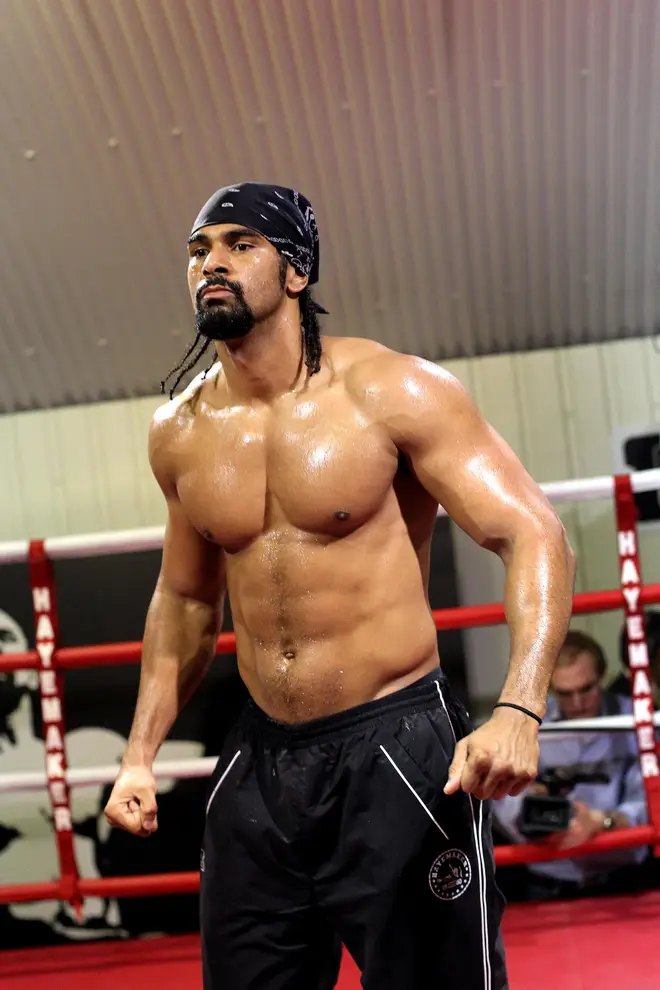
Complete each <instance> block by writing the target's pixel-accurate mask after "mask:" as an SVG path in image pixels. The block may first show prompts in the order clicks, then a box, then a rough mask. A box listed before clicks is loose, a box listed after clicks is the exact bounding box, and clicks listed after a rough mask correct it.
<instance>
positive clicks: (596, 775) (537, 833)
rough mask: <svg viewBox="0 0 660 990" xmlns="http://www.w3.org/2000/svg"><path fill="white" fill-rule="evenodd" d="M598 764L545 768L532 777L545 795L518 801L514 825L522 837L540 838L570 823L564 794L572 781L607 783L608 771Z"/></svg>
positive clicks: (568, 792) (570, 807) (559, 830)
mask: <svg viewBox="0 0 660 990" xmlns="http://www.w3.org/2000/svg"><path fill="white" fill-rule="evenodd" d="M604 766H605V765H604V764H602V763H576V764H574V765H573V766H568V767H547V768H546V769H545V770H542V771H541V773H540V774H539V775H538V777H537V778H536V783H537V784H543V786H544V787H545V788H546V790H547V794H536V795H533V796H532V795H528V796H527V797H525V799H524V800H523V803H522V809H521V812H520V817H519V819H518V828H519V830H520V833H521V834H522V835H524V836H525V838H526V839H542V838H544V837H545V836H546V835H552V834H553V833H554V832H563V831H565V830H566V829H567V828H568V827H569V825H570V824H571V818H572V802H571V801H570V800H569V797H568V795H569V794H570V792H571V791H572V790H573V788H574V787H575V786H576V784H607V783H609V779H610V778H609V774H607V773H606V772H605V770H604Z"/></svg>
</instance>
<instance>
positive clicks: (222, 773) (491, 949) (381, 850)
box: [201, 670, 508, 990]
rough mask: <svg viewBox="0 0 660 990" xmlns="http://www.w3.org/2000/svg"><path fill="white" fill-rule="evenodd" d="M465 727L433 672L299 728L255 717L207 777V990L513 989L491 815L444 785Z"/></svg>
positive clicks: (253, 712)
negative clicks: (352, 974) (347, 979)
mask: <svg viewBox="0 0 660 990" xmlns="http://www.w3.org/2000/svg"><path fill="white" fill-rule="evenodd" d="M470 731H471V726H470V723H469V719H468V716H467V713H466V712H465V710H464V709H463V708H462V706H461V705H460V704H459V703H458V702H457V701H456V700H455V699H453V698H452V695H451V692H450V690H449V687H448V685H447V681H446V680H445V678H444V677H443V675H442V674H441V673H440V671H439V670H438V671H435V672H433V673H431V674H428V675H427V676H425V677H423V678H422V679H421V680H419V681H416V682H415V683H414V684H412V685H411V686H410V687H407V688H404V689H403V690H402V691H397V692H396V693H394V694H391V695H389V696H388V697H386V698H383V699H381V700H378V701H373V702H369V703H367V704H364V705H360V706H358V707H357V708H351V709H349V710H348V711H345V712H340V713H338V714H336V715H331V716H329V717H328V718H323V719H318V720H316V721H314V722H311V723H307V724H305V725H300V726H284V725H281V724H280V723H277V722H274V721H272V720H271V719H269V718H268V717H267V716H266V715H265V714H264V713H263V712H261V711H260V710H259V709H258V708H257V707H256V705H254V704H253V703H251V702H250V703H249V704H248V705H247V708H246V709H245V711H244V713H243V715H242V716H241V718H240V720H239V723H238V724H237V726H236V727H235V728H234V730H233V731H232V733H231V736H230V737H229V739H228V740H227V743H226V745H225V748H224V752H223V755H222V756H221V758H220V760H219V762H218V765H217V767H216V770H215V772H214V774H213V777H212V778H211V783H210V787H209V798H208V805H207V822H206V831H205V836H204V849H203V852H202V865H201V869H202V874H201V881H202V882H201V927H202V953H203V965H204V987H205V990H332V988H333V987H334V986H335V982H336V978H337V973H338V969H339V961H340V954H341V943H342V942H343V944H344V945H345V946H346V948H347V949H348V950H349V952H350V953H351V955H352V956H353V958H354V959H355V961H356V963H357V965H358V966H359V967H360V969H361V970H362V974H363V975H362V985H363V986H364V987H365V988H366V990H426V988H428V990H431V988H433V990H438V988H440V987H442V990H505V988H506V987H507V985H508V984H507V976H506V967H505V962H504V951H503V947H502V941H501V937H500V921H501V917H502V911H503V907H504V899H503V897H502V896H501V894H500V892H499V891H498V889H497V887H496V886H495V880H494V864H493V847H492V840H491V834H490V812H489V808H488V805H487V804H486V803H483V802H480V801H476V800H474V799H473V798H471V797H470V796H468V795H466V794H464V793H463V792H462V791H461V792H459V793H458V794H455V795H452V796H450V797H448V796H446V795H444V794H443V792H442V789H443V787H444V785H445V783H446V781H447V771H448V767H449V763H450V761H451V757H452V753H453V749H454V744H455V741H456V738H460V737H461V736H464V735H466V734H467V733H468V732H470Z"/></svg>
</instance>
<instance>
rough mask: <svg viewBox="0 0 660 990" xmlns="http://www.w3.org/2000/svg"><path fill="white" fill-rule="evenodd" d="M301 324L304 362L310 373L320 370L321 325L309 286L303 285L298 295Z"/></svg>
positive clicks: (313, 373)
mask: <svg viewBox="0 0 660 990" xmlns="http://www.w3.org/2000/svg"><path fill="white" fill-rule="evenodd" d="M298 302H299V303H300V315H301V318H302V319H301V326H302V339H303V347H304V350H305V364H306V365H307V371H308V372H309V374H310V375H315V374H316V373H317V372H318V371H320V370H321V354H322V347H321V327H320V325H319V314H318V310H317V308H316V302H315V300H314V297H313V296H312V291H311V289H310V288H308V287H305V288H304V289H303V290H302V292H301V293H300V295H299V296H298Z"/></svg>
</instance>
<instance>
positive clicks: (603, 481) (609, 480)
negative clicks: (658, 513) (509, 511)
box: [0, 468, 660, 564]
mask: <svg viewBox="0 0 660 990" xmlns="http://www.w3.org/2000/svg"><path fill="white" fill-rule="evenodd" d="M630 480H631V483H632V487H633V491H636V492H652V491H656V490H660V468H654V469H653V470H651V471H637V472H636V473H635V474H631V475H630ZM541 488H542V490H543V491H544V492H545V494H546V495H547V497H548V498H549V499H550V501H551V502H586V501H590V500H591V499H599V498H612V496H613V495H614V478H613V477H611V476H610V475H603V476H601V477H599V478H582V479H578V480H576V481H550V482H547V483H546V484H543V485H541ZM445 514H446V513H445V510H444V509H443V508H442V507H440V508H439V509H438V515H439V516H443V515H445ZM164 534H165V530H164V528H163V527H162V526H150V527H148V528H146V529H124V530H116V531H114V532H110V533H86V534H81V535H79V536H52V537H49V538H48V539H46V540H45V548H46V553H47V554H48V556H49V557H50V558H51V560H61V559H63V558H65V557H102V556H108V555H109V554H114V553H134V552H137V551H139V550H158V549H159V548H160V547H162V545H163V536H164ZM28 546H29V544H28V541H27V540H13V541H12V542H10V543H0V564H16V563H23V562H24V561H26V560H27V555H28Z"/></svg>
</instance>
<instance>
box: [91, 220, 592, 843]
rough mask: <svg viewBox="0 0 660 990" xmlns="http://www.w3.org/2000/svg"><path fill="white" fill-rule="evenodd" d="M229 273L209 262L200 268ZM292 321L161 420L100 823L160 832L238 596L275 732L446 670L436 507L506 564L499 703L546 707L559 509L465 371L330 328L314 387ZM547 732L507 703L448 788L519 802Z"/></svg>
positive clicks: (558, 599)
mask: <svg viewBox="0 0 660 990" xmlns="http://www.w3.org/2000/svg"><path fill="white" fill-rule="evenodd" d="M208 229H209V228H207V230H208ZM211 230H215V228H211ZM228 244H229V242H228ZM269 247H270V246H269ZM204 250H205V251H207V252H208V254H207V255H206V257H207V259H208V255H210V254H212V253H213V251H214V250H217V254H218V257H221V259H222V266H221V269H222V273H223V274H226V273H229V275H230V277H231V278H235V279H240V280H241V281H242V284H243V285H244V286H247V289H246V297H247V296H248V290H250V291H251V292H252V294H253V295H254V296H255V297H256V295H257V289H256V288H255V286H256V285H257V282H258V278H260V277H262V275H260V274H259V269H257V268H255V264H256V262H255V261H252V260H251V261H249V262H248V261H243V260H242V258H239V259H238V260H236V261H234V258H233V256H232V257H229V251H230V250H232V249H231V246H228V247H227V248H221V247H218V248H217V249H216V248H215V247H214V246H212V245H211V244H209V246H208V247H207V248H205V249H204ZM222 251H225V253H224V254H223V253H222ZM226 258H228V259H229V260H226ZM260 263H261V264H262V265H263V264H265V262H264V261H263V260H262V261H261V262H260ZM191 265H193V262H191ZM241 265H243V266H244V267H243V269H242V268H241ZM248 265H251V266H252V267H251V268H249V269H248ZM218 270H220V268H218V267H212V266H211V265H209V262H208V260H206V261H205V262H204V271H203V272H202V273H201V274H208V272H209V271H211V272H212V273H215V272H216V271H218ZM263 270H264V269H262V270H261V271H262V272H263ZM255 271H256V272H257V274H254V273H255ZM289 271H290V273H291V272H292V269H290V270H289ZM199 274H200V273H198V274H197V275H195V276H194V277H193V279H191V294H192V293H193V291H194V284H195V278H197V277H199ZM293 277H294V276H291V278H293ZM250 279H252V280H253V281H252V282H251V281H250ZM302 282H303V284H304V279H303V280H302ZM294 288H295V289H297V288H298V286H297V285H294ZM260 291H261V290H260ZM263 291H265V290H263ZM260 298H262V297H260ZM223 304H224V303H223ZM263 305H264V307H266V303H265V302H264V303H263ZM296 306H297V304H296ZM268 312H269V311H268ZM284 315H285V317H286V313H285V314H284ZM280 316H281V314H279V315H278V314H276V316H275V317H273V319H274V318H277V319H279V320H280V323H281V322H282V320H281V319H280ZM267 318H268V319H270V318H271V317H267ZM264 319H266V317H264ZM298 319H299V318H298V317H296V320H295V323H294V324H292V326H289V324H288V323H287V322H286V319H285V320H284V323H285V326H284V330H281V329H280V330H279V331H278V332H280V334H281V337H280V347H279V350H278V352H277V355H276V357H275V358H273V356H272V345H271V346H270V349H268V348H267V346H266V343H265V342H264V339H263V338H261V339H259V338H257V337H254V338H253V340H252V341H250V339H249V338H252V335H254V334H257V333H259V332H260V330H259V329H258V330H254V331H252V333H251V334H250V335H249V338H248V339H247V342H244V343H242V344H241V348H243V349H245V348H250V347H252V348H255V349H256V350H255V351H254V352H253V353H252V354H251V356H250V358H249V359H248V358H244V359H242V358H241V357H240V355H239V357H238V358H237V357H236V355H235V354H234V352H233V351H232V350H230V348H225V345H224V344H223V345H218V347H219V354H220V356H221V363H219V364H217V365H216V366H215V367H214V370H213V372H212V373H211V374H210V375H209V376H208V377H207V378H206V379H203V378H201V377H200V378H198V379H196V380H195V382H193V383H192V385H191V386H190V387H189V388H188V389H187V390H186V391H185V392H184V393H183V394H182V395H180V396H178V397H177V398H175V399H174V400H173V401H171V402H169V403H168V404H166V405H165V406H164V407H162V408H161V409H160V410H159V412H158V413H157V414H156V416H155V418H154V421H153V424H152V429H151V435H150V462H151V466H152V469H153V472H154V474H155V477H156V479H157V480H158V482H159V484H160V486H161V488H162V490H163V493H164V495H165V498H166V500H167V505H168V523H167V529H166V537H165V544H164V552H163V562H162V569H161V574H160V577H159V581H158V585H157V588H156V591H155V594H154V598H153V601H152V604H151V607H150V610H149V615H148V618H147V625H146V631H145V641H144V655H143V665H142V678H141V686H140V694H139V698H138V704H137V709H136V715H135V720H134V725H133V729H132V732H131V737H130V739H129V744H128V748H127V752H126V754H125V757H124V762H123V767H122V773H121V774H120V777H119V779H118V781H117V784H116V786H115V791H114V792H113V797H111V800H110V802H109V804H108V808H107V810H106V813H107V814H108V817H109V818H110V820H111V821H112V822H113V823H115V824H119V825H122V826H123V827H125V828H128V829H129V830H131V831H134V832H137V833H138V834H142V835H146V834H148V833H149V831H151V830H153V828H154V827H155V810H156V803H155V785H154V782H153V777H152V775H151V764H152V762H153V759H154V757H155V755H156V752H157V750H158V747H159V746H160V744H161V742H162V741H163V739H164V738H165V735H166V734H167V731H168V730H169V728H170V726H171V724H172V722H173V720H174V718H175V717H176V714H177V713H178V711H179V710H180V709H181V707H182V706H183V705H184V704H185V702H186V700H187V699H188V697H190V695H191V694H192V692H193V691H194V690H195V688H196V686H197V685H198V683H199V682H200V680H201V678H202V677H203V675H204V672H205V670H206V668H207V667H208V664H209V663H210V660H211V658H212V656H213V652H214V651H213V646H214V642H215V637H216V634H217V632H218V627H219V616H220V615H221V614H222V602H223V598H224V594H225V591H226V590H228V593H229V599H230V603H231V608H232V616H233V621H234V628H235V632H236V641H237V657H238V666H239V671H240V674H241V677H242V678H243V680H244V682H245V684H246V686H247V688H248V690H249V692H250V694H251V696H252V698H253V699H254V701H255V702H256V703H257V705H259V707H260V708H262V709H263V710H264V711H265V712H267V713H268V714H269V715H270V716H271V717H272V718H274V719H277V720H280V721H282V722H287V723H300V722H305V721H309V720H311V719H315V718H318V717H321V716H325V715H328V714H330V713H333V712H338V711H341V710H343V709H346V708H349V707H352V706H355V705H359V704H361V703H363V702H367V701H370V700H373V699H375V698H379V697H382V696H384V695H386V694H388V693H390V692H392V691H396V690H398V689H400V688H403V687H405V686H406V685H408V684H410V683H412V682H413V681H415V680H417V679H418V678H419V677H421V676H423V675H424V674H425V673H427V672H428V671H430V670H432V669H433V668H434V667H435V666H436V665H437V664H438V662H439V658H438V652H437V640H436V630H435V625H434V622H433V619H432V616H431V611H430V607H429V602H428V577H429V549H430V541H431V536H432V532H433V526H434V521H435V517H436V510H437V506H438V503H441V504H442V505H443V506H444V507H445V508H446V509H447V511H448V513H449V515H450V516H451V517H452V518H453V519H454V520H455V521H456V522H457V523H458V525H460V526H461V527H462V528H463V529H464V530H465V531H466V532H467V533H468V534H469V535H470V536H471V537H472V538H473V539H474V540H475V541H477V542H478V543H479V544H481V545H482V546H484V547H485V548H487V549H489V550H492V551H493V552H495V553H497V554H499V556H500V557H501V558H502V560H503V562H504V564H505V566H506V572H507V580H506V594H505V607H506V612H507V620H508V623H509V627H510V631H511V659H510V666H509V673H508V676H507V679H506V682H505V685H504V688H503V692H502V695H501V700H503V701H512V702H514V703H517V704H520V705H523V706H525V707H526V708H529V709H530V710H532V711H534V712H536V713H538V714H539V715H542V714H543V712H544V710H545V699H546V695H547V690H548V685H549V680H550V676H551V673H552V670H553V667H554V662H555V659H556V656H557V652H558V650H559V647H560V645H561V643H562V642H563V638H564V635H565V631H566V627H567V625H568V620H569V617H570V609H571V600H572V582H573V560H572V554H571V551H570V549H569V547H568V545H567V542H566V538H565V533H564V530H563V527H562V526H561V523H560V522H559V520H558V518H557V516H556V514H555V513H554V511H553V509H552V508H551V506H550V505H549V503H548V502H547V500H546V499H545V497H544V496H543V494H542V493H541V491H540V489H539V488H538V486H537V485H536V484H535V483H534V482H533V481H532V479H531V478H530V477H529V475H528V474H527V473H526V471H525V470H524V469H523V467H522V466H521V464H520V463H519V461H518V460H517V459H516V457H515V456H514V455H513V453H512V452H511V450H510V449H509V447H508V446H507V445H506V444H505V443H504V442H503V440H502V439H501V438H500V437H499V436H498V435H497V434H496V433H495V432H494V431H493V430H492V429H491V428H490V427H489V426H488V425H487V423H486V422H485V421H484V420H483V418H482V417H481V415H480V414H479V412H478V411H477V409H476V407H475V405H474V403H473V402H472V400H471V399H470V398H469V396H468V394H467V393H466V391H465V390H464V389H463V387H462V386H461V385H460V384H459V383H458V381H457V380H456V379H455V378H453V377H452V376H451V375H449V374H448V373H446V372H445V371H443V370H441V369H440V368H439V367H437V366H435V365H433V364H430V363H428V362H426V361H423V360H421V359H418V358H414V357H408V356H404V355H401V354H398V353H395V352H393V351H390V350H388V349H387V348H385V347H383V346H381V345H379V344H377V343H374V342H372V341H367V340H362V339H346V338H329V337H324V338H323V362H322V367H321V371H320V372H319V373H318V374H315V375H313V376H311V377H306V376H305V375H304V374H302V375H301V374H300V359H299V354H300V351H299V348H300V335H299V325H298ZM241 353H242V352H241ZM242 360H243V364H241V361H242ZM277 361H279V363H280V364H282V363H284V364H286V363H287V362H288V363H289V365H290V366H291V371H292V374H291V375H290V377H289V378H288V380H287V385H286V386H283V387H281V388H274V389H264V388H261V387H259V382H262V381H263V379H264V377H265V378H266V379H269V375H268V374H265V375H263V374H262V376H261V377H259V376H257V375H256V373H255V374H253V372H252V368H253V367H254V366H255V365H256V364H259V366H260V368H261V369H262V371H263V368H264V367H266V369H269V368H271V367H275V366H276V362H277ZM277 367H278V368H279V364H277ZM296 369H297V372H296ZM239 373H240V374H239ZM251 375H252V377H250V376H251ZM270 377H271V378H272V375H270ZM485 660H486V662H487V658H485ZM537 730H538V726H537V724H536V723H535V722H534V721H533V720H532V719H530V718H529V717H528V716H525V715H522V714H521V713H519V712H516V711H514V710H512V709H497V710H496V712H495V713H494V714H493V716H492V717H491V719H490V720H489V722H487V723H486V724H485V725H484V726H482V727H481V728H480V729H478V730H477V731H476V732H475V733H473V734H472V735H471V736H468V737H467V738H466V739H464V740H462V741H461V742H460V743H459V744H458V746H457V750H456V754H455V758H454V763H453V766H452V769H451V771H450V780H449V782H448V784H447V788H446V790H447V792H448V793H450V792H451V791H452V790H456V789H458V787H462V788H463V789H464V790H467V791H469V792H472V793H474V794H475V795H477V796H478V797H489V796H495V797H501V796H503V795H504V794H506V793H516V792H519V791H521V790H522V789H523V788H524V787H525V786H526V785H527V784H528V783H529V780H530V779H531V778H532V777H533V776H534V775H535V773H536V764H537V761H538V744H537V741H536V735H537Z"/></svg>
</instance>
